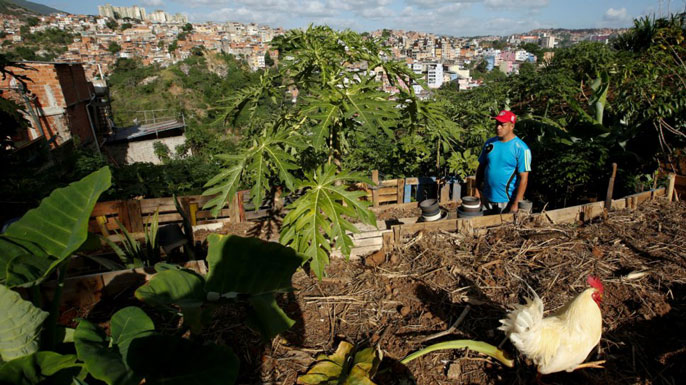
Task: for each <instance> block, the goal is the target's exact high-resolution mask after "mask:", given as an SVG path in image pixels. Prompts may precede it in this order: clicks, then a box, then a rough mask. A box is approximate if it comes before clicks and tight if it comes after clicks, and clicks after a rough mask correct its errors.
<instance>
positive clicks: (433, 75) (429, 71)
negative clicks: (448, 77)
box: [426, 63, 443, 88]
mask: <svg viewBox="0 0 686 385" xmlns="http://www.w3.org/2000/svg"><path fill="white" fill-rule="evenodd" d="M426 67H427V68H426V82H427V84H428V86H429V88H440V87H441V85H443V64H441V63H429V64H427V65H426Z"/></svg>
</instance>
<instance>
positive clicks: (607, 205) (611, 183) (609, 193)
mask: <svg viewBox="0 0 686 385" xmlns="http://www.w3.org/2000/svg"><path fill="white" fill-rule="evenodd" d="M616 176H617V163H612V173H611V175H610V181H609V182H608V184H607V194H606V195H605V209H607V210H609V209H610V208H611V207H612V192H613V191H614V188H615V177H616Z"/></svg>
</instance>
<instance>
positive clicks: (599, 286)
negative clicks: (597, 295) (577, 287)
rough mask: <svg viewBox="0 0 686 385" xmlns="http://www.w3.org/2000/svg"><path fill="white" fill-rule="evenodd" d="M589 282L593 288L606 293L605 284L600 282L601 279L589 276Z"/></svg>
mask: <svg viewBox="0 0 686 385" xmlns="http://www.w3.org/2000/svg"><path fill="white" fill-rule="evenodd" d="M587 282H588V284H589V285H591V287H593V288H595V289H598V291H599V292H601V293H602V292H603V291H604V288H603V283H602V282H600V278H598V277H594V276H592V275H589V276H588V279H587Z"/></svg>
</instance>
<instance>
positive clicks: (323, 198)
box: [280, 165, 376, 278]
mask: <svg viewBox="0 0 686 385" xmlns="http://www.w3.org/2000/svg"><path fill="white" fill-rule="evenodd" d="M344 182H367V183H371V181H369V180H368V179H367V178H364V177H362V176H360V175H358V174H354V173H349V172H346V171H343V172H340V173H337V172H336V167H335V166H334V165H325V166H324V167H322V168H321V169H320V170H317V171H315V173H314V174H309V175H307V177H306V180H304V181H301V182H300V183H299V184H298V188H300V189H303V190H304V191H305V194H303V195H302V196H301V197H300V198H298V200H296V201H295V202H293V203H292V204H291V205H290V206H289V208H290V209H291V211H290V212H289V213H288V214H287V215H286V217H285V218H284V220H283V224H282V231H281V236H280V242H281V243H282V244H284V245H288V246H291V247H293V248H294V249H295V250H297V251H298V252H300V253H303V254H304V255H305V256H306V257H308V258H309V260H310V266H311V267H312V270H314V272H315V274H317V276H318V277H319V278H321V277H322V276H323V275H324V269H325V267H326V265H327V264H328V263H329V253H330V252H331V250H332V249H333V248H339V249H340V250H341V252H342V253H343V255H345V256H346V257H349V256H350V252H351V249H352V245H353V242H352V238H351V237H350V235H349V233H357V232H359V230H358V229H357V228H356V227H355V226H354V225H353V224H352V223H351V222H350V221H349V220H347V219H346V216H347V217H352V218H358V219H359V220H360V221H362V222H363V223H367V224H371V225H374V226H376V217H375V216H374V213H373V212H371V211H370V210H369V209H368V207H369V205H370V203H369V202H365V201H362V200H361V199H360V198H361V197H362V196H363V195H364V193H363V192H361V191H347V190H346V189H345V187H344V186H343V183H344Z"/></svg>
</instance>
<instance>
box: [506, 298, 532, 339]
mask: <svg viewBox="0 0 686 385" xmlns="http://www.w3.org/2000/svg"><path fill="white" fill-rule="evenodd" d="M542 319H543V301H541V299H540V298H539V297H538V296H536V297H535V298H533V299H532V298H526V304H524V305H517V306H516V307H515V309H514V310H512V311H511V312H510V313H508V315H507V318H504V319H501V320H500V323H501V324H502V325H500V327H498V330H502V331H504V332H505V333H507V334H508V335H512V334H518V333H527V332H531V331H533V329H535V328H536V327H537V326H538V325H540V324H541V320H542Z"/></svg>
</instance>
